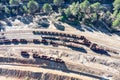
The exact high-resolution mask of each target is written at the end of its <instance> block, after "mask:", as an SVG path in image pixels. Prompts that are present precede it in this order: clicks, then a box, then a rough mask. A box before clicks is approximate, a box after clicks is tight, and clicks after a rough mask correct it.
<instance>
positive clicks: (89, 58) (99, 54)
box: [0, 30, 120, 80]
mask: <svg viewBox="0 0 120 80" xmlns="http://www.w3.org/2000/svg"><path fill="white" fill-rule="evenodd" d="M33 31H35V32H33ZM1 34H2V33H1ZM0 40H1V41H0V75H1V76H9V77H15V78H16V79H17V78H19V79H21V80H22V79H23V78H25V77H28V78H31V79H32V80H34V79H36V80H38V79H41V80H81V79H82V80H97V79H98V80H99V79H102V78H103V79H107V78H106V77H108V76H109V77H111V78H112V79H113V80H119V74H120V73H119V71H120V63H119V62H120V60H119V57H120V55H119V51H120V49H119V48H118V46H114V48H112V47H111V46H110V47H109V46H107V45H106V43H105V44H104V45H100V43H101V40H100V42H95V41H94V39H93V41H92V40H91V39H89V37H86V36H84V35H82V34H81V35H78V34H77V35H76V34H73V33H70V34H68V33H65V32H60V31H54V32H53V31H49V30H18V31H17V30H16V31H12V30H11V31H8V32H4V34H2V35H1V39H0ZM96 40H97V39H96ZM114 41H115V40H114ZM116 41H118V40H116ZM94 43H96V45H97V46H94V45H93V44H94ZM97 43H98V44H97ZM111 44H112V42H111ZM113 44H114V43H113ZM117 45H119V44H117ZM22 53H23V54H22ZM33 54H35V56H33ZM93 65H94V66H93ZM7 72H8V73H7ZM12 73H13V74H12ZM23 73H24V74H25V75H23ZM104 76H105V77H104Z"/></svg>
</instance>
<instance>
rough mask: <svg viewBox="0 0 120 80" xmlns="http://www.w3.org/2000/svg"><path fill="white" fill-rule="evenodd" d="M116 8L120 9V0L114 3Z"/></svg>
mask: <svg viewBox="0 0 120 80" xmlns="http://www.w3.org/2000/svg"><path fill="white" fill-rule="evenodd" d="M113 6H114V10H119V9H120V0H115V1H114V3H113Z"/></svg>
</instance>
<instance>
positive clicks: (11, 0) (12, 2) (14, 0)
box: [9, 0, 20, 5]
mask: <svg viewBox="0 0 120 80" xmlns="http://www.w3.org/2000/svg"><path fill="white" fill-rule="evenodd" d="M19 3H20V0H9V4H10V5H13V4H16V5H17V4H19Z"/></svg>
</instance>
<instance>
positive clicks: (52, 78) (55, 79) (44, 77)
mask: <svg viewBox="0 0 120 80" xmlns="http://www.w3.org/2000/svg"><path fill="white" fill-rule="evenodd" d="M0 75H1V76H7V77H16V78H20V79H26V78H27V79H34V80H81V79H78V78H74V77H69V76H62V75H57V74H51V73H42V72H39V73H38V72H30V71H20V70H10V69H0Z"/></svg>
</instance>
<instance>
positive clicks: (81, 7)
mask: <svg viewBox="0 0 120 80" xmlns="http://www.w3.org/2000/svg"><path fill="white" fill-rule="evenodd" d="M89 6H90V3H89V1H88V0H85V1H83V2H82V3H80V9H81V11H82V12H86V10H87V8H88V7H89Z"/></svg>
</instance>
